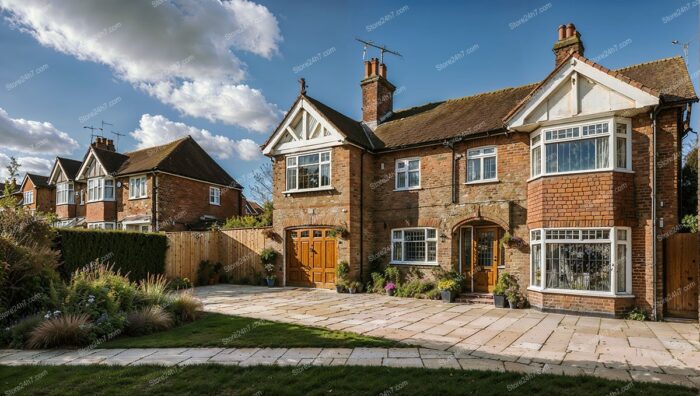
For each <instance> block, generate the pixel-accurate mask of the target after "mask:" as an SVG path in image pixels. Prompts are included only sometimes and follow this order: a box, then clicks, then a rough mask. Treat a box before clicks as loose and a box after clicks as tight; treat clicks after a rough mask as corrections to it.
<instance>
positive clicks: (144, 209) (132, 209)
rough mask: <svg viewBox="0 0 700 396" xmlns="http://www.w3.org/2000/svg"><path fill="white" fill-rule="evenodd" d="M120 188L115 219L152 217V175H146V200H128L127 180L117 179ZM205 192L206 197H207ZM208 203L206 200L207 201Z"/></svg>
mask: <svg viewBox="0 0 700 396" xmlns="http://www.w3.org/2000/svg"><path fill="white" fill-rule="evenodd" d="M117 181H119V182H121V185H122V186H121V187H117V212H118V214H117V218H118V220H119V221H122V220H124V218H126V217H129V216H152V212H151V210H152V209H151V208H152V207H153V190H152V187H153V175H146V191H147V193H146V198H136V199H129V178H128V177H122V178H119V179H117ZM208 196H209V195H208V192H207V197H208ZM207 202H208V200H207Z"/></svg>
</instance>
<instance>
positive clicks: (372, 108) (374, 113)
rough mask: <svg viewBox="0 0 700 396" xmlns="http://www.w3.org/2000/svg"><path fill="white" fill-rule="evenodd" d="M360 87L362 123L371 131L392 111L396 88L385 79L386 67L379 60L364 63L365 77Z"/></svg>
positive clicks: (373, 59)
mask: <svg viewBox="0 0 700 396" xmlns="http://www.w3.org/2000/svg"><path fill="white" fill-rule="evenodd" d="M360 86H361V87H362V121H363V122H364V123H365V124H367V126H369V127H370V128H371V129H372V130H374V129H375V128H376V127H377V125H379V124H380V123H381V122H382V121H384V119H386V117H387V116H389V115H391V112H392V111H393V109H394V91H395V90H396V87H394V85H392V84H391V83H390V82H389V80H387V79H386V65H385V64H384V63H379V59H377V58H372V59H370V60H368V61H365V77H364V79H362V81H361V82H360Z"/></svg>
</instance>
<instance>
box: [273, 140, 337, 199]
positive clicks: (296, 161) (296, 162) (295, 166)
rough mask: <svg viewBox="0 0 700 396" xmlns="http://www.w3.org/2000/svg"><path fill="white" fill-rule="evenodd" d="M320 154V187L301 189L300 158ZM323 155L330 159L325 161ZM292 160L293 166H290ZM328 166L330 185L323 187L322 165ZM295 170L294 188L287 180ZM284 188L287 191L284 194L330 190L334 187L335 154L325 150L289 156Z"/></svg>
mask: <svg viewBox="0 0 700 396" xmlns="http://www.w3.org/2000/svg"><path fill="white" fill-rule="evenodd" d="M315 154H318V167H319V169H318V187H311V188H299V157H304V156H307V155H315ZM323 154H328V159H327V160H325V161H324V160H323V159H322V158H323ZM290 160H293V162H294V163H293V164H290V162H292V161H290ZM326 164H327V165H328V185H322V184H321V182H322V181H323V178H322V177H321V165H326ZM290 170H293V171H294V174H295V175H296V177H295V181H296V183H295V185H294V186H291V188H290V186H289V182H288V180H287V178H288V175H289V171H290ZM284 186H285V188H286V190H285V191H284V193H285V194H286V193H293V192H302V191H323V190H330V189H332V188H333V187H332V186H333V153H332V151H331V150H323V151H314V152H307V153H299V154H293V155H287V156H285V158H284Z"/></svg>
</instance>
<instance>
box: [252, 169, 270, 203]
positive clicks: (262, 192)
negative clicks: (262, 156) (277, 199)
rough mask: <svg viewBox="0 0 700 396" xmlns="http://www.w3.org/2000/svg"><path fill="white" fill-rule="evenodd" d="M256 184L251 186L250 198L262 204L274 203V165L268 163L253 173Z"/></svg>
mask: <svg viewBox="0 0 700 396" xmlns="http://www.w3.org/2000/svg"><path fill="white" fill-rule="evenodd" d="M252 176H253V181H254V183H253V184H252V185H251V186H250V198H251V199H253V200H254V201H256V202H258V203H260V204H261V205H262V204H264V203H265V202H270V201H272V192H273V191H274V190H273V187H272V164H271V163H270V162H266V163H264V164H262V165H260V167H259V168H258V169H256V170H254V171H253V174H252Z"/></svg>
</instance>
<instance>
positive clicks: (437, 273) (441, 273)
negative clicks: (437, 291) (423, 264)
mask: <svg viewBox="0 0 700 396" xmlns="http://www.w3.org/2000/svg"><path fill="white" fill-rule="evenodd" d="M433 277H434V278H435V280H436V281H438V282H440V281H444V280H452V281H454V282H455V283H456V284H457V286H456V288H455V289H454V291H455V292H460V291H462V287H463V286H464V279H465V278H464V275H462V274H460V273H459V272H457V271H446V270H444V269H442V268H440V267H437V268H435V269H433Z"/></svg>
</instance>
